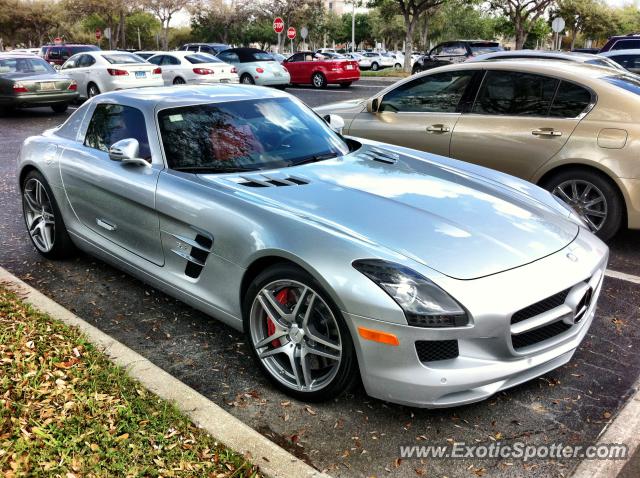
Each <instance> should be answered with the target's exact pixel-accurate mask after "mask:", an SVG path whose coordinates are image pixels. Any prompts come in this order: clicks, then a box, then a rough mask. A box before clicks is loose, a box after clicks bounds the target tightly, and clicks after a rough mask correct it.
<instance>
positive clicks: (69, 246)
mask: <svg viewBox="0 0 640 478" xmlns="http://www.w3.org/2000/svg"><path fill="white" fill-rule="evenodd" d="M32 179H35V180H37V181H39V182H40V183H41V184H42V186H43V187H44V189H45V191H46V193H47V195H48V196H49V201H50V203H51V207H52V210H53V215H54V234H53V247H52V248H51V250H50V251H47V252H45V251H43V250H42V249H40V248H39V247H38V245H37V244H36V243H35V241H34V239H33V237H32V236H31V234H29V239H31V243H32V244H33V246H34V247H35V248H36V250H37V251H38V252H39V253H40V254H41V255H43V256H44V257H46V258H47V259H66V258H68V257H72V256H73V255H74V253H75V251H76V248H75V246H74V245H73V242H72V241H71V238H70V237H69V233H68V232H67V228H66V226H65V224H64V220H63V219H62V213H61V212H60V208H59V207H58V203H57V202H56V199H55V196H54V195H53V191H52V190H51V187H50V186H49V184H48V183H47V181H46V179H45V178H44V176H42V174H40V172H39V171H36V170H32V171H29V172H28V173H27V175H26V176H25V177H24V179H23V180H22V184H21V185H20V191H21V194H23V195H24V191H25V187H26V185H27V183H29V181H30V180H32ZM25 203H26V201H25V199H24V196H23V199H22V208H23V214H22V216H23V218H24V221H25V226H26V227H27V230H28V228H29V225H28V223H27V215H26V212H25V207H26V205H25Z"/></svg>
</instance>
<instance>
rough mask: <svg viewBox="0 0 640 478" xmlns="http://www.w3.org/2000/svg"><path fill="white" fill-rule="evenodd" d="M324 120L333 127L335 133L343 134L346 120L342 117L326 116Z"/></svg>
mask: <svg viewBox="0 0 640 478" xmlns="http://www.w3.org/2000/svg"><path fill="white" fill-rule="evenodd" d="M323 119H324V120H325V121H326V122H327V124H328V125H329V126H330V127H331V129H332V130H333V131H335V132H336V133H338V134H342V130H343V128H344V119H342V116H338V115H325V116H324V117H323Z"/></svg>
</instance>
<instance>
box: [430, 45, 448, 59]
mask: <svg viewBox="0 0 640 478" xmlns="http://www.w3.org/2000/svg"><path fill="white" fill-rule="evenodd" d="M446 46H447V44H446V43H442V44H440V45H437V46H435V47H434V48H433V49H432V50H431V51H430V52H429V54H430V55H431V56H438V55H442V51H443V50H444V48H445V47H446Z"/></svg>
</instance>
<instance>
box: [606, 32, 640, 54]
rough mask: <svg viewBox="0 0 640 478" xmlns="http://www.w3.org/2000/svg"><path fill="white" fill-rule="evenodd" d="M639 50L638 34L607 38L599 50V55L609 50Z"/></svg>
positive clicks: (639, 40) (639, 35)
mask: <svg viewBox="0 0 640 478" xmlns="http://www.w3.org/2000/svg"><path fill="white" fill-rule="evenodd" d="M638 48H640V34H638V33H629V34H628V35H616V36H612V37H609V39H608V40H607V43H605V44H604V46H603V47H602V48H601V49H600V53H603V52H605V51H610V50H635V49H638Z"/></svg>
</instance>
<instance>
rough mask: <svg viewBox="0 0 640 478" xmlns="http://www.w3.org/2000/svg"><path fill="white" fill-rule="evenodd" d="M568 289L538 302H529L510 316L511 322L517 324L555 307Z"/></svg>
mask: <svg viewBox="0 0 640 478" xmlns="http://www.w3.org/2000/svg"><path fill="white" fill-rule="evenodd" d="M570 290H571V289H570V288H569V289H567V290H563V291H562V292H558V293H557V294H554V295H552V296H551V297H547V298H546V299H542V300H541V301H540V302H536V303H535V304H531V305H530V306H528V307H525V308H524V309H520V310H519V311H518V312H516V313H515V314H513V315H512V316H511V324H512V325H513V324H517V323H518V322H522V321H523V320H527V319H530V318H531V317H535V316H536V315H539V314H542V313H543V312H547V311H549V310H551V309H555V308H556V307H558V306H560V305H562V304H564V301H565V300H566V299H567V296H568V295H569V291H570Z"/></svg>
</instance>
